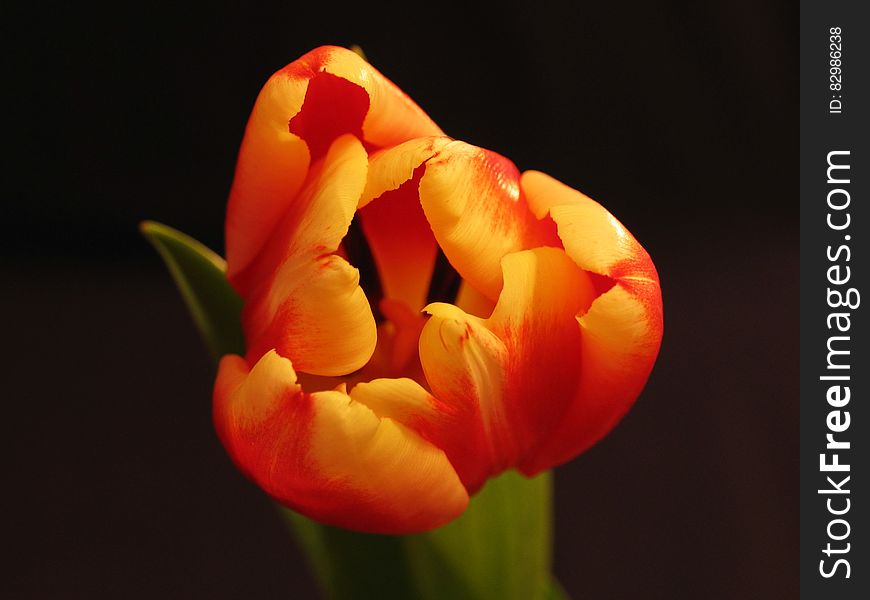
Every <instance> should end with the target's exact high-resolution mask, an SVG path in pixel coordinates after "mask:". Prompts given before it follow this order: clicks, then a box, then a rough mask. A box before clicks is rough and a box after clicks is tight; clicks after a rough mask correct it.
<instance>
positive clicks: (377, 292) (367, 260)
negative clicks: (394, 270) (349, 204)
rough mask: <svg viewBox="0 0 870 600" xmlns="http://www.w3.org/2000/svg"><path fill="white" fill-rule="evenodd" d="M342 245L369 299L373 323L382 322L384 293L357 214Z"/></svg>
mask: <svg viewBox="0 0 870 600" xmlns="http://www.w3.org/2000/svg"><path fill="white" fill-rule="evenodd" d="M342 244H343V245H344V251H345V252H346V253H347V259H348V262H349V263H350V264H352V265H353V266H354V267H356V268H357V269H359V284H360V287H361V288H362V289H363V291H364V292H365V294H366V297H367V298H368V299H369V304H370V305H371V307H372V314H373V315H374V316H375V322H376V323H381V322H383V321H384V315H382V314H381V299H382V298H383V297H384V291H383V288H382V287H381V278H380V277H379V276H378V268H377V266H376V265H375V257H374V255H372V249H371V248H370V247H369V243H368V240H366V236H365V234H364V233H363V230H362V227H361V226H360V220H359V215H358V214H357V215H356V216H355V217H354V219H353V221H351V222H350V228H349V229H348V230H347V235H346V236H344V240H343V241H342Z"/></svg>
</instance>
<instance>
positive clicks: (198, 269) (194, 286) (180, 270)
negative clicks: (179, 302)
mask: <svg viewBox="0 0 870 600" xmlns="http://www.w3.org/2000/svg"><path fill="white" fill-rule="evenodd" d="M139 230H140V231H141V232H142V235H144V236H145V238H146V239H147V240H148V241H149V242H151V244H152V245H153V246H154V248H156V249H157V252H159V253H160V256H161V257H162V258H163V261H164V262H165V263H166V266H167V267H168V268H169V272H170V273H171V274H172V278H173V279H174V280H175V284H176V285H177V286H178V289H179V291H180V292H181V296H182V298H184V302H185V304H187V308H188V309H189V310H190V314H191V315H192V316H193V321H194V323H196V327H197V329H199V332H200V334H201V335H202V339H203V341H204V342H205V345H206V347H207V348H208V351H209V352H210V353H211V355H212V358H214V359H215V360H217V359H218V358H220V357H221V356H223V355H224V354H230V353H234V354H244V351H245V337H244V334H243V333H242V323H241V312H242V299H241V298H240V297H239V296H238V294H236V292H235V290H233V288H232V286H230V283H229V281H227V278H226V275H225V272H226V262H225V261H224V259H222V258H221V257H220V256H218V255H217V254H215V253H214V252H212V251H211V250H209V249H208V248H206V247H205V246H204V245H202V244H200V243H199V242H197V241H196V240H195V239H193V238H192V237H190V236H187V235H185V234H183V233H181V232H180V231H177V230H175V229H173V228H171V227H167V226H166V225H162V224H161V223H155V222H154V221H143V222H142V223H141V224H140V225H139Z"/></svg>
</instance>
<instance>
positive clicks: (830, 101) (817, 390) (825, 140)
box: [772, 0, 870, 600]
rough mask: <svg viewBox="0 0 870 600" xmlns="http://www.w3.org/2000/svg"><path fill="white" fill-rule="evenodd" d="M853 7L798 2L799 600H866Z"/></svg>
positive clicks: (863, 179) (865, 266)
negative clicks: (799, 256) (799, 225)
mask: <svg viewBox="0 0 870 600" xmlns="http://www.w3.org/2000/svg"><path fill="white" fill-rule="evenodd" d="M863 4H864V3H863V2H860V1H858V0H852V1H845V2H843V1H827V2H826V1H823V0H802V1H801V15H800V128H801V129H800V145H801V147H800V186H801V189H800V206H801V269H800V274H801V282H800V290H801V311H800V315H801V335H800V340H801V351H800V360H801V397H800V403H801V457H800V459H801V467H800V468H801V492H800V493H801V497H800V500H801V517H800V521H801V523H800V524H801V537H800V539H801V548H800V556H801V564H800V576H801V598H803V599H805V600H815V599H825V600H841V599H844V600H845V599H853V598H870V595H868V594H870V591H868V590H870V531H868V525H867V516H868V514H870V506H868V502H870V497H868V494H867V479H868V478H870V469H868V466H867V463H868V454H870V449H868V447H870V423H868V421H870V411H868V410H867V406H868V402H870V396H868V394H870V353H868V350H867V348H868V344H870V332H868V326H867V323H868V311H870V286H868V271H870V250H868V238H870V210H868V205H870V197H868V194H870V169H868V162H870V153H868V150H870V137H868V136H870V131H868V127H867V122H868V112H870V95H868V82H870V60H868V59H870V53H868V42H870V20H868V19H867V17H866V14H867V7H866V6H863ZM772 551H775V550H774V549H772Z"/></svg>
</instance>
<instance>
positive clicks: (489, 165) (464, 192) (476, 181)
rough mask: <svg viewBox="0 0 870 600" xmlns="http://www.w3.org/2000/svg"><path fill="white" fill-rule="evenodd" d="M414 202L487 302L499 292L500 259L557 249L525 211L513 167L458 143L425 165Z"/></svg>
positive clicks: (550, 234) (548, 228) (546, 226)
mask: <svg viewBox="0 0 870 600" xmlns="http://www.w3.org/2000/svg"><path fill="white" fill-rule="evenodd" d="M420 201H421V203H422V205H423V210H424V212H425V213H426V218H427V219H428V220H429V224H430V225H431V227H432V231H433V232H434V233H435V238H436V239H437V240H438V244H439V245H440V246H441V249H442V250H443V251H444V254H445V255H446V256H447V258H448V259H449V260H450V263H451V264H452V265H453V267H454V268H455V269H456V270H457V271H458V272H459V274H460V275H461V276H462V278H463V279H465V280H466V281H468V282H469V283H470V284H471V285H473V286H474V287H475V288H477V289H478V290H479V291H480V292H482V293H483V294H484V295H486V296H487V297H488V298H490V299H492V300H495V299H496V298H498V294H499V292H500V291H501V287H502V274H501V267H500V264H501V259H502V258H503V257H504V256H506V255H507V254H510V253H511V252H516V251H518V250H524V249H528V248H536V247H539V246H559V245H560V244H559V242H558V239H557V238H556V236H555V230H554V228H553V226H552V224H551V223H548V222H545V221H538V220H537V219H536V218H535V216H534V215H533V214H532V213H531V211H529V209H528V207H527V205H526V202H525V199H524V198H523V197H522V194H521V190H520V185H519V172H518V171H517V168H516V167H515V166H514V164H513V163H512V162H511V161H509V160H508V159H506V158H504V157H503V156H500V155H498V154H496V153H495V152H490V151H489V150H484V149H482V148H478V147H476V146H471V145H469V144H466V143H464V142H459V141H455V142H451V143H450V144H448V145H447V146H445V147H444V148H443V149H442V150H441V151H440V152H439V153H438V154H437V155H435V156H433V157H432V158H431V159H429V160H428V161H427V162H426V171H425V173H424V174H423V177H422V179H421V181H420Z"/></svg>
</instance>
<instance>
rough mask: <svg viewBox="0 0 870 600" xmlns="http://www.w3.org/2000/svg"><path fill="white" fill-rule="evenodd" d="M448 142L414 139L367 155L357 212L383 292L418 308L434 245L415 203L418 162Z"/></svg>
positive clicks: (422, 301) (426, 286)
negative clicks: (364, 183)
mask: <svg viewBox="0 0 870 600" xmlns="http://www.w3.org/2000/svg"><path fill="white" fill-rule="evenodd" d="M449 142H450V138H446V137H427V138H417V139H413V140H410V141H408V142H405V143H404V144H400V145H398V146H395V147H393V148H389V149H387V150H382V151H380V152H377V153H375V154H373V155H372V156H371V158H370V160H369V171H368V180H367V181H366V189H365V191H364V192H363V195H362V198H360V204H359V214H360V222H361V224H362V229H363V232H364V233H365V236H366V239H367V240H368V242H369V247H370V248H371V250H372V255H373V256H374V259H375V263H376V264H377V268H378V274H379V276H380V281H381V285H382V287H383V291H384V297H385V298H387V299H391V300H398V301H401V302H404V303H405V304H406V305H407V306H408V307H409V308H410V309H412V310H415V311H416V310H419V309H421V308H423V305H424V304H425V303H426V294H427V292H428V290H429V282H430V279H431V277H432V271H433V269H434V266H435V257H436V255H437V251H438V246H437V243H436V241H435V236H434V235H433V234H432V228H431V227H429V223H428V221H426V216H425V215H424V214H423V208H422V207H421V206H420V198H419V192H418V187H419V184H420V177H421V175H422V173H421V171H420V167H421V165H422V164H423V163H424V162H425V161H426V160H428V159H429V158H431V157H432V156H434V155H435V154H437V153H438V152H439V151H440V150H441V148H443V147H444V146H445V145H446V144H448V143H449Z"/></svg>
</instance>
